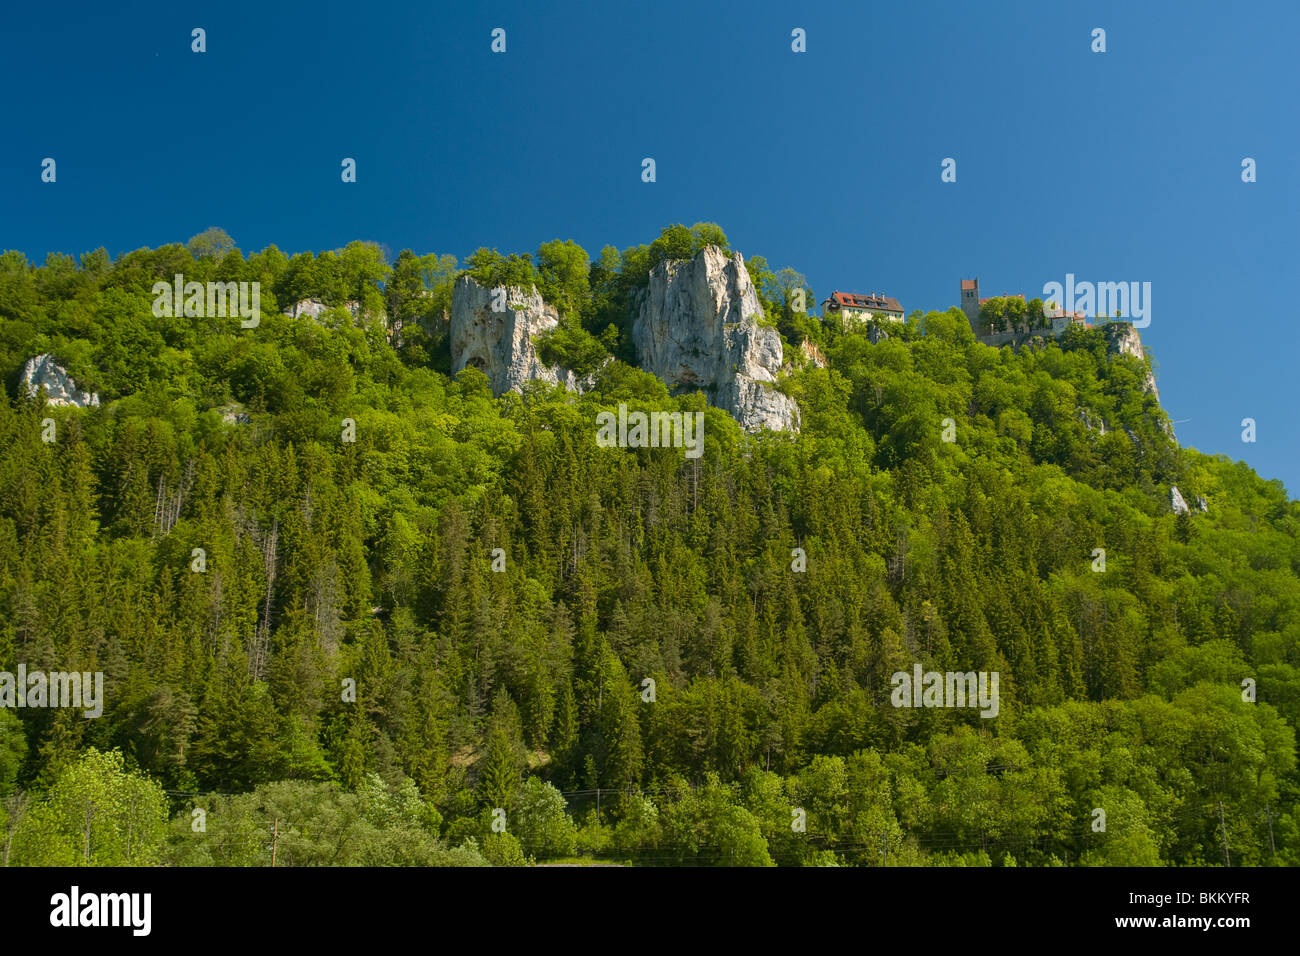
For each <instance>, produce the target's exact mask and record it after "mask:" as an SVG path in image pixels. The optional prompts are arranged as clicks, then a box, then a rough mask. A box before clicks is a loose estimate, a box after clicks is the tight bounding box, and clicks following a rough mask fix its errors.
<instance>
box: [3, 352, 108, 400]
mask: <svg viewBox="0 0 1300 956" xmlns="http://www.w3.org/2000/svg"><path fill="white" fill-rule="evenodd" d="M20 387H21V388H22V390H23V391H24V392H26V393H27V394H28V395H29V396H31V397H32V398H35V397H36V396H37V395H38V394H39V393H40V390H41V389H42V388H44V389H45V400H46V401H47V402H49V404H51V405H66V406H74V407H76V408H90V407H94V406H98V405H99V395H97V394H96V393H94V392H83V391H81V390H80V389H79V388H77V383H76V382H74V381H73V380H72V376H71V375H69V374H68V370H67V369H65V368H64V367H63V366H62V365H59V364H58V363H56V362H55V361H54V356H52V355H50V354H49V353H48V352H47V353H45V354H44V355H38V356H36V357H35V358H30V359H28V360H27V364H26V365H25V366H24V367H23V377H22V382H21V383H20Z"/></svg>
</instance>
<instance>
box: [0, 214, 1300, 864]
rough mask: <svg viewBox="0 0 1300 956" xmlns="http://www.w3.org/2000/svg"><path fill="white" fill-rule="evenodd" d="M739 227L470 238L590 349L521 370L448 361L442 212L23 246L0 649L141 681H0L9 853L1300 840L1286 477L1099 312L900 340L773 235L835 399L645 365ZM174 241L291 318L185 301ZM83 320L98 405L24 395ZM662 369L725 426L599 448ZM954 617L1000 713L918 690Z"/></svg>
mask: <svg viewBox="0 0 1300 956" xmlns="http://www.w3.org/2000/svg"><path fill="white" fill-rule="evenodd" d="M702 243H718V244H721V245H723V246H725V245H726V238H725V236H722V234H721V230H718V229H717V227H716V226H709V225H706V224H701V225H700V226H697V227H696V228H695V229H694V230H690V229H685V228H683V227H670V228H669V229H666V230H665V231H664V233H663V235H661V236H660V237H659V238H658V239H657V240H655V242H653V243H650V244H647V245H645V246H639V247H635V248H633V249H627V250H623V251H621V252H620V251H619V250H616V249H614V248H612V247H607V248H606V249H605V250H604V251H603V252H602V253H601V254H600V255H599V256H598V257H596V259H595V261H594V262H592V263H589V262H588V259H587V254H586V252H585V251H583V250H582V249H580V248H579V247H578V246H577V245H576V244H573V243H568V242H566V243H558V242H557V243H548V244H546V245H544V246H543V247H542V248H541V249H539V250H538V252H537V254H536V255H533V256H525V255H518V256H514V257H503V256H499V255H497V254H496V253H494V252H493V251H491V250H480V251H479V252H477V253H475V254H474V255H473V256H470V257H468V259H467V260H466V262H465V263H464V267H465V268H466V269H468V270H469V271H470V273H471V274H473V275H475V276H476V278H478V279H480V281H482V282H483V283H484V284H488V283H493V282H500V281H511V282H520V283H528V282H535V283H536V284H537V285H538V288H539V290H541V291H542V293H543V295H544V296H545V297H546V300H547V301H548V302H551V303H554V304H556V305H557V306H559V308H560V312H561V315H562V324H561V326H560V328H559V329H558V330H557V331H556V333H555V334H554V335H553V336H552V337H551V338H550V339H549V340H548V341H547V342H546V343H544V347H545V348H546V349H547V350H549V351H550V352H554V353H557V354H560V355H562V356H564V357H566V360H567V361H568V363H569V367H572V368H579V369H581V370H582V371H583V372H591V373H592V374H594V375H595V386H594V388H593V389H592V390H591V391H589V392H586V393H584V394H581V395H579V394H575V393H572V392H565V391H564V390H563V389H560V388H551V387H536V388H530V389H528V390H526V393H525V394H523V395H519V394H515V393H509V394H507V395H505V396H504V397H502V398H500V399H494V398H493V397H492V394H491V392H490V390H489V388H488V385H487V381H486V379H485V378H484V376H483V375H482V374H481V373H480V372H478V371H477V370H475V369H473V368H468V369H466V370H465V371H464V372H461V373H460V374H459V375H457V376H455V377H454V378H452V377H450V375H449V372H450V361H449V357H448V353H447V349H448V345H447V331H446V318H445V316H446V314H447V310H448V308H449V302H450V294H451V291H450V290H451V284H452V282H453V281H454V279H455V277H456V276H457V274H458V272H459V266H460V263H458V262H457V261H456V260H455V259H454V258H452V257H450V256H445V255H443V256H424V257H420V256H415V255H412V254H410V253H408V252H403V253H402V254H401V255H400V256H398V257H396V259H395V260H394V262H393V264H392V266H391V267H390V265H389V264H388V263H387V262H386V261H385V256H384V255H383V254H382V252H381V251H380V250H379V249H378V248H377V247H375V246H374V245H372V244H367V243H353V244H351V245H349V246H348V247H347V248H345V249H343V250H341V251H339V252H337V253H324V254H322V255H319V256H313V255H312V254H310V253H307V254H301V255H295V256H293V257H292V258H290V257H287V256H285V255H284V254H282V253H280V252H279V251H278V250H277V249H275V248H274V247H271V248H268V249H266V250H264V251H262V252H260V253H257V254H255V255H250V256H248V257H244V256H243V255H242V254H241V252H240V251H239V250H238V249H233V248H230V244H229V242H228V241H227V240H226V239H225V237H224V235H223V234H220V233H208V234H204V235H203V236H200V237H196V238H195V239H194V240H192V241H191V243H190V244H189V245H188V246H182V245H172V246H165V247H163V248H160V249H157V250H140V251H137V252H132V253H129V254H126V255H123V256H121V257H120V258H118V259H117V260H116V261H112V260H111V259H110V257H109V256H108V255H107V254H106V253H105V252H104V251H103V250H100V251H98V252H95V253H89V254H87V255H84V256H81V257H80V259H79V260H74V259H73V258H71V257H68V256H59V255H51V256H50V257H49V258H48V259H47V260H46V262H45V264H44V265H41V266H34V265H33V264H31V263H28V262H27V261H26V260H25V258H24V257H23V256H22V255H21V254H19V253H15V252H8V253H5V254H4V255H3V256H0V372H2V373H3V374H4V377H5V378H4V381H5V385H6V394H5V400H4V401H3V402H0V670H3V671H11V672H12V671H15V670H16V668H17V667H18V665H19V664H24V665H25V666H26V667H27V669H29V670H34V669H42V670H45V671H67V670H77V671H87V672H93V671H102V672H103V674H104V689H105V690H104V696H105V702H104V711H103V715H102V716H101V717H99V718H95V719H87V718H85V717H83V715H82V712H81V711H80V710H74V709H69V708H62V709H54V708H44V709H40V708H25V709H19V708H14V709H0V833H2V834H3V835H4V843H3V859H4V861H5V862H6V864H8V865H28V864H42V863H68V864H81V863H90V864H99V865H104V864H110V865H111V864H117V863H135V864H154V863H163V862H167V863H176V864H186V865H208V864H219V865H224V864H235V865H247V864H254V865H263V864H269V863H270V862H271V851H270V847H271V846H272V843H273V841H274V845H275V853H276V855H277V865H293V864H322V865H328V864H335V865H338V864H358V863H360V864H447V865H456V864H475V863H479V864H481V863H484V862H491V863H494V864H510V863H521V862H524V861H526V860H529V859H532V860H547V859H554V858H563V857H570V856H573V855H576V854H579V853H581V854H584V855H588V856H592V855H594V856H602V857H607V858H609V859H613V860H619V861H625V862H633V863H643V864H651V863H665V862H680V863H704V864H714V863H717V864H724V865H725V864H736V865H741V864H745V865H751V864H763V865H767V864H770V863H777V864H782V865H786V864H792V865H807V864H845V865H862V866H880V865H882V864H885V865H891V866H892V865H904V864H912V865H990V864H991V865H1011V864H1018V865H1057V864H1067V865H1076V864H1086V865H1163V864H1169V865H1183V864H1194V863H1208V864H1218V863H1223V862H1225V859H1230V861H1231V864H1232V865H1234V866H1236V865H1243V864H1245V865H1250V864H1256V865H1286V864H1294V863H1297V862H1300V817H1298V814H1297V808H1296V798H1297V784H1298V783H1300V779H1298V778H1297V771H1296V759H1295V728H1296V726H1297V725H1298V724H1300V579H1298V578H1297V572H1298V571H1300V541H1298V539H1297V531H1298V530H1300V507H1298V506H1297V504H1296V503H1295V502H1292V501H1290V500H1288V497H1287V494H1286V493H1285V491H1284V489H1283V488H1282V487H1281V486H1280V484H1278V483H1276V482H1268V481H1265V480H1263V479H1261V478H1259V477H1258V476H1257V475H1256V474H1255V473H1254V472H1253V471H1252V470H1251V468H1249V467H1248V466H1247V465H1246V464H1243V463H1240V462H1233V461H1230V460H1228V459H1227V458H1225V457H1208V456H1205V455H1202V454H1200V453H1198V452H1195V451H1193V450H1189V449H1180V448H1179V447H1178V446H1177V445H1176V444H1175V443H1174V441H1173V440H1172V439H1171V438H1170V437H1168V435H1167V433H1166V431H1165V430H1164V428H1163V427H1162V425H1163V424H1164V423H1165V422H1166V419H1165V417H1164V412H1163V411H1161V409H1160V407H1159V405H1158V404H1157V403H1156V401H1155V400H1154V399H1153V398H1152V397H1150V396H1147V395H1144V394H1143V389H1142V379H1143V373H1144V368H1143V363H1142V362H1141V361H1140V360H1138V359H1136V358H1133V357H1131V356H1115V355H1110V354H1108V352H1107V347H1106V341H1105V336H1104V334H1103V332H1102V330H1099V329H1098V330H1087V331H1076V332H1071V333H1068V334H1067V335H1066V336H1065V337H1063V338H1062V339H1060V340H1059V341H1056V342H1051V341H1045V342H1039V343H1036V344H1035V346H1034V347H1032V348H1030V347H1027V348H1022V349H1020V350H1012V349H1009V348H1004V349H993V348H989V347H987V346H984V345H981V344H978V343H977V342H976V341H975V340H974V338H973V336H972V334H971V330H970V327H969V324H968V323H967V320H966V318H965V317H964V316H963V315H962V313H961V312H960V311H958V310H952V311H949V312H930V313H928V314H925V315H921V314H920V313H916V314H914V315H913V316H912V317H911V318H910V319H909V322H908V324H907V326H906V327H901V326H891V327H890V328H889V329H888V337H887V338H883V339H881V340H879V341H877V342H876V343H875V344H873V343H872V342H871V341H870V339H869V337H868V335H867V334H866V332H865V331H863V332H857V333H853V332H846V331H845V330H843V329H841V328H839V327H837V326H836V325H834V324H833V323H829V324H823V323H821V322H820V321H818V319H817V318H816V317H813V316H809V315H805V314H802V313H800V312H798V311H797V310H796V309H795V308H794V307H793V303H795V302H796V301H797V296H796V293H797V292H800V291H808V293H809V294H808V296H807V300H808V302H809V303H810V304H811V303H812V302H814V301H815V299H813V298H812V296H811V294H810V290H806V286H807V283H806V282H805V281H804V280H803V277H802V276H800V275H799V274H798V273H795V272H793V270H782V271H780V272H777V271H774V270H772V269H770V268H769V267H768V265H767V263H766V262H765V261H764V260H763V259H762V258H761V257H752V256H751V257H748V258H747V260H746V262H747V265H748V268H749V271H750V274H751V276H752V278H753V279H754V281H755V283H756V284H757V285H758V286H759V288H760V290H761V293H762V294H761V299H762V303H763V307H764V310H765V312H766V320H767V321H770V322H772V323H773V324H775V325H776V326H777V328H778V329H779V330H780V332H781V334H782V337H783V338H784V340H785V343H786V350H785V354H786V360H787V362H790V363H791V370H790V373H789V374H788V375H787V376H786V377H785V378H784V379H783V380H782V382H781V383H780V387H781V388H782V389H783V390H784V391H785V392H787V393H788V394H789V395H790V396H792V397H793V398H794V399H795V400H796V401H797V402H798V404H799V406H800V409H801V412H802V428H801V431H800V432H799V433H798V434H775V433H770V432H764V433H761V434H759V435H756V436H750V435H746V434H745V433H744V432H742V431H741V429H740V427H739V426H738V425H737V424H736V422H735V421H733V420H732V418H730V417H729V416H728V415H726V414H725V413H723V412H721V411H719V410H717V409H714V408H711V407H708V405H707V404H706V401H705V397H704V396H703V395H702V394H699V393H695V394H687V395H680V396H671V395H669V393H668V390H667V388H666V387H665V386H664V385H663V383H662V382H660V381H659V380H657V379H655V378H654V377H653V376H650V375H648V374H646V373H645V372H642V371H640V370H639V369H637V368H635V367H633V366H632V365H631V364H629V363H630V362H631V361H632V359H633V357H632V354H631V350H632V346H631V343H630V336H629V332H628V318H627V312H628V307H627V304H628V301H629V297H630V296H632V295H633V294H634V292H635V289H636V288H637V287H638V286H639V285H643V284H644V283H645V276H646V274H647V272H648V270H649V268H650V267H651V266H653V265H654V263H656V262H658V261H660V260H662V259H664V258H678V257H682V256H687V255H690V254H691V253H692V252H693V251H695V250H696V249H698V248H699V247H700V246H701V244H702ZM177 273H182V274H184V276H185V278H186V279H187V280H190V279H192V280H195V281H200V282H202V281H206V280H209V279H214V280H221V281H237V280H243V281H249V282H252V281H257V282H260V283H261V288H262V317H261V321H260V323H259V324H258V325H257V327H255V328H241V327H240V323H239V321H238V320H237V319H230V318H211V317H209V318H183V317H177V318H158V317H155V315H154V313H153V311H152V308H151V306H152V304H153V301H154V295H153V294H152V292H151V287H152V285H153V283H154V282H156V281H159V280H162V281H165V282H171V281H172V277H173V276H174V275H175V274H177ZM313 297H314V298H318V299H320V300H321V301H322V302H324V303H325V304H326V305H327V306H331V307H339V306H343V305H344V304H345V303H347V302H355V303H357V304H358V309H357V315H356V316H355V317H354V316H353V314H352V312H351V311H350V310H348V309H345V308H331V309H329V310H328V311H326V312H325V313H324V314H323V315H322V316H321V317H320V318H319V319H311V318H296V319H291V318H289V317H287V316H284V315H281V314H280V312H281V310H283V309H288V308H289V307H291V306H292V305H293V304H294V303H296V302H298V301H300V300H302V299H307V298H313ZM805 339H811V340H812V342H813V343H814V344H815V345H816V346H817V348H818V349H819V350H820V352H821V353H823V354H824V355H825V356H826V359H827V361H828V366H827V367H826V368H818V367H816V365H815V364H813V363H811V362H804V363H803V364H802V365H801V364H800V362H801V361H802V358H801V353H800V349H799V348H798V346H799V344H800V343H801V342H803V341H804V340H805ZM44 353H50V354H51V355H53V356H54V358H55V360H57V361H58V362H59V363H61V364H62V365H63V366H64V367H65V368H66V369H67V370H68V372H69V373H70V374H71V375H72V377H73V378H74V379H75V380H76V382H77V384H78V386H79V387H80V388H83V389H88V390H92V391H95V392H97V393H98V394H99V396H100V399H101V404H100V405H99V406H98V407H95V408H87V409H80V408H55V407H52V406H42V405H41V403H40V401H39V400H38V399H37V400H33V399H29V398H28V397H27V395H26V394H25V393H24V392H23V390H22V389H21V388H20V387H19V377H20V375H21V373H22V370H23V367H24V364H25V362H26V361H27V360H28V359H30V358H32V357H33V356H36V355H39V354H44ZM609 355H612V356H614V357H615V360H614V361H608V362H607V361H605V359H606V357H607V356H609ZM620 402H622V403H626V404H628V405H629V407H633V408H637V409H644V410H650V409H671V410H689V411H699V410H702V411H704V412H705V431H704V436H705V438H704V452H703V455H702V456H701V457H699V458H695V459H691V458H687V457H686V456H685V454H684V453H683V450H682V449H679V448H640V449H627V448H602V447H598V446H597V444H596V441H595V434H596V424H595V422H596V415H597V413H598V412H601V411H606V410H610V409H614V408H616V407H617V405H618V404H619V403H620ZM237 406H242V408H241V409H239V410H240V411H242V412H243V413H246V414H247V416H248V421H247V422H243V421H240V420H237V419H236V420H230V419H232V418H233V416H231V415H227V414H225V413H224V412H225V410H229V409H230V408H232V407H237ZM223 415H224V417H223ZM46 419H52V420H53V422H54V425H55V428H54V430H53V433H52V434H51V433H50V429H49V428H48V427H47V424H46V423H45V420H46ZM945 419H951V420H952V422H951V425H950V426H947V427H948V428H949V431H950V434H949V435H948V436H947V437H955V440H953V441H946V440H945V434H944V432H945V424H944V421H945ZM1103 421H1104V422H1105V423H1106V428H1105V433H1104V435H1103V434H1102V429H1101V428H1100V427H1097V426H1096V424H1095V423H1097V422H1103ZM51 438H52V439H53V440H49V439H51ZM353 438H354V440H352V439H353ZM1171 485H1176V486H1177V487H1178V488H1179V489H1180V490H1181V492H1182V495H1183V496H1184V497H1185V498H1186V499H1187V500H1188V501H1189V502H1191V501H1194V500H1195V499H1196V498H1197V497H1200V496H1203V497H1204V498H1205V499H1206V501H1207V503H1208V511H1206V512H1201V511H1200V510H1199V509H1193V510H1192V512H1191V513H1190V514H1183V515H1174V514H1173V513H1172V512H1171V510H1170V505H1169V489H1170V486H1171ZM1099 548H1100V549H1104V551H1105V556H1104V571H1102V570H1098V569H1097V567H1098V565H1097V555H1096V549H1099ZM196 549H202V552H201V554H202V558H201V560H199V559H196V556H195V555H196ZM916 663H920V664H921V665H923V667H924V668H925V669H926V670H939V671H962V672H964V671H989V672H994V671H995V672H998V673H999V674H1000V677H1001V681H1000V694H1001V702H1000V709H999V712H998V715H997V717H996V718H993V719H988V718H983V717H981V716H980V713H979V711H978V710H974V709H957V708H917V709H912V708H899V707H895V706H893V705H892V704H891V700H890V694H891V690H892V687H891V683H890V678H891V675H892V674H893V673H894V672H896V671H900V670H901V671H907V672H911V670H912V668H913V665H914V664H916ZM647 678H648V679H650V680H651V681H653V685H651V684H649V683H646V679H647ZM1243 682H1246V683H1245V684H1243ZM1251 682H1253V683H1251ZM353 688H354V691H353ZM651 689H652V690H653V693H651ZM1252 689H1253V692H1252ZM1252 697H1253V698H1254V699H1253V700H1252V699H1251V698H1252ZM650 698H653V699H650ZM597 791H599V794H598V793H597ZM88 807H90V808H93V809H94V812H93V813H89V812H88V811H87V808H88ZM196 808H197V809H199V810H202V811H204V812H203V813H197V814H196V813H195V810H196ZM497 808H500V809H501V810H503V811H504V813H503V814H496V815H495V816H494V812H493V811H494V810H496V809H497ZM1097 810H1102V811H1104V820H1105V827H1104V830H1099V829H1098V828H1097V822H1098V820H1099V819H1100V818H1099V817H1098V816H1097V813H1096V812H1095V811H1097ZM798 811H802V813H803V819H804V827H803V829H800V828H799V826H798V825H797V820H798V818H799V813H798ZM88 821H90V822H88ZM494 823H495V826H494ZM273 834H274V835H273Z"/></svg>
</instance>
